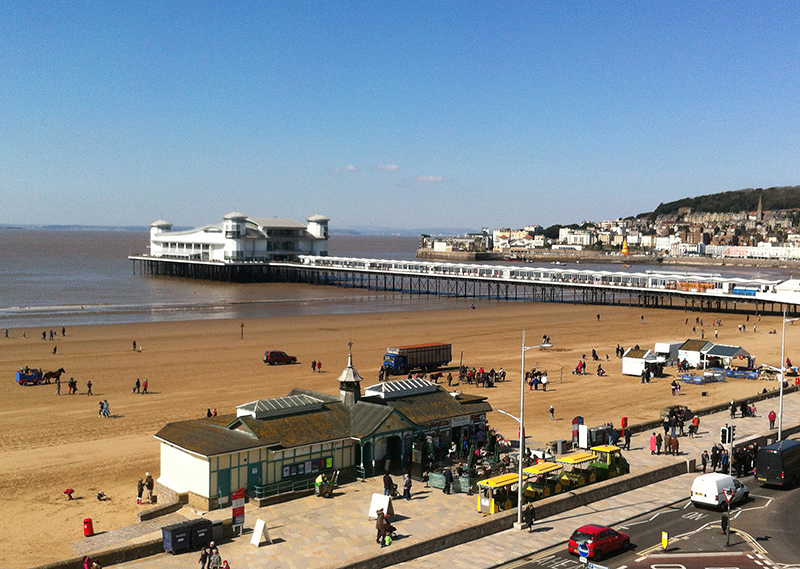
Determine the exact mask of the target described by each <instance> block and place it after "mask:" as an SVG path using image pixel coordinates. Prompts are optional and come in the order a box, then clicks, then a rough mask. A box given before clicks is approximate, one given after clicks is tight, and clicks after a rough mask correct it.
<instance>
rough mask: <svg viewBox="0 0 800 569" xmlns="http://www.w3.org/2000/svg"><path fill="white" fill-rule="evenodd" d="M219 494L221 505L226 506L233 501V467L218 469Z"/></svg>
mask: <svg viewBox="0 0 800 569" xmlns="http://www.w3.org/2000/svg"><path fill="white" fill-rule="evenodd" d="M217 496H218V497H219V505H220V506H226V505H228V504H229V503H230V501H231V469H230V468H226V469H224V470H218V471H217Z"/></svg>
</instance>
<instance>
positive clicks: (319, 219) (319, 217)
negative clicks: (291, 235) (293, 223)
mask: <svg viewBox="0 0 800 569" xmlns="http://www.w3.org/2000/svg"><path fill="white" fill-rule="evenodd" d="M306 221H317V222H324V221H330V219H328V218H327V217H325V216H324V215H320V214H318V213H316V214H314V215H312V216H311V217H308V218H306Z"/></svg>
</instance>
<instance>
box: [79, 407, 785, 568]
mask: <svg viewBox="0 0 800 569" xmlns="http://www.w3.org/2000/svg"><path fill="white" fill-rule="evenodd" d="M679 401H680V397H676V398H675V402H676V403H678V402H679ZM758 405H759V409H758V413H757V416H756V417H754V418H741V417H737V418H736V419H734V420H733V421H731V419H730V415H729V413H728V412H727V411H725V412H721V413H717V414H714V415H707V416H705V417H702V418H701V423H700V429H699V434H698V436H696V437H694V438H689V437H688V436H685V437H681V438H680V445H681V448H680V453H681V454H680V456H678V457H674V456H669V455H663V454H662V455H660V456H658V455H651V454H650V449H649V437H650V434H651V433H650V432H646V433H641V434H638V435H634V437H633V438H632V440H631V450H630V451H626V452H625V456H626V458H627V459H628V460H629V462H630V463H631V471H632V472H633V473H636V472H643V471H646V470H651V469H654V468H658V467H662V466H666V465H668V464H671V463H673V462H676V461H685V460H687V459H692V458H694V459H697V462H698V464H699V457H700V453H701V452H702V451H703V450H704V449H710V448H711V446H712V445H713V444H714V443H716V442H718V441H719V429H720V427H722V426H723V425H724V424H725V423H732V424H735V425H736V426H737V432H736V437H737V440H739V441H742V440H746V439H749V438H751V437H756V436H759V435H765V434H767V433H768V432H769V429H768V427H769V422H768V420H767V418H766V416H767V413H768V412H769V410H770V409H772V408H774V409H775V410H776V412H777V407H778V400H777V398H776V399H769V400H765V401H763V402H760V403H759V404H758ZM799 417H800V393H794V394H789V395H787V396H786V397H785V398H784V423H783V424H784V427H788V426H790V425H796V424H798V418H799ZM694 476H696V474H685V475H682V476H677V477H674V478H671V479H669V480H665V481H662V482H658V483H656V484H652V485H650V486H647V487H644V488H640V489H637V490H633V491H630V492H626V493H624V494H620V495H617V496H614V497H612V498H609V499H606V500H600V501H597V502H594V503H592V504H591V505H589V506H585V507H581V508H577V509H573V510H570V511H567V512H564V513H562V514H559V515H556V516H551V517H550V518H546V519H543V520H538V521H537V522H536V524H534V531H533V532H531V533H529V532H528V531H527V530H522V531H520V530H507V531H503V532H500V533H496V534H494V535H491V536H488V537H485V538H482V539H477V540H474V541H470V542H467V543H464V544H461V545H458V546H456V547H452V548H449V549H446V550H443V551H440V552H437V553H434V554H431V555H427V556H424V557H420V558H418V559H415V560H412V561H408V562H406V563H402V564H400V565H399V566H400V567H403V568H404V569H411V568H414V569H424V568H429V567H430V568H433V567H444V566H448V565H456V566H458V565H459V564H463V565H462V566H468V567H470V568H472V569H479V568H490V567H494V566H496V565H498V564H501V563H504V562H508V561H513V560H515V559H518V558H520V557H522V556H524V555H528V554H531V553H533V552H536V551H539V550H543V549H546V548H549V547H552V546H554V545H558V544H562V543H564V542H565V541H566V539H567V538H568V537H569V535H570V533H571V532H572V530H574V529H575V527H577V526H578V525H582V524H584V523H592V522H596V523H601V524H604V525H615V524H620V523H622V522H623V521H624V520H627V519H630V518H633V517H635V516H638V515H641V514H642V513H645V512H648V511H653V510H656V509H658V508H661V507H663V506H666V505H669V504H673V503H676V502H677V501H681V500H685V499H686V498H687V497H688V493H689V489H690V487H691V483H692V479H693V478H694ZM397 482H399V480H398V481H397ZM382 489H383V486H382V481H381V479H380V478H375V479H370V480H367V481H366V482H355V483H352V484H348V485H346V486H342V487H341V488H339V489H338V490H337V492H336V494H335V496H334V497H333V498H331V499H322V498H316V497H314V496H310V497H307V498H303V499H299V500H294V501H291V502H287V503H284V504H277V505H273V506H269V507H265V508H260V509H259V508H253V507H249V505H248V508H247V509H246V523H245V528H246V529H245V533H244V535H243V536H239V537H235V538H233V539H232V540H228V541H225V542H223V543H221V544H219V547H220V553H221V555H222V558H223V559H227V560H228V561H229V563H230V565H231V566H232V567H233V568H235V569H261V568H266V567H270V568H275V569H277V568H281V569H283V568H285V569H295V568H313V567H319V568H329V567H331V568H332V567H337V566H341V565H345V564H346V563H348V562H351V561H354V560H356V559H360V558H363V557H364V556H365V555H368V554H370V553H372V552H374V553H375V554H376V555H378V554H379V553H380V548H379V546H378V545H377V544H376V543H375V522H374V520H369V519H368V517H367V510H368V507H369V504H370V499H371V496H372V494H373V493H382ZM412 494H413V499H412V500H411V501H405V500H395V501H393V503H394V507H395V512H396V517H395V519H394V521H393V524H394V525H395V526H396V527H397V530H398V533H399V535H400V536H401V537H400V539H399V540H398V541H397V542H396V543H397V545H398V546H400V545H406V544H410V543H421V542H424V541H425V540H426V539H427V538H428V537H430V536H431V535H433V534H435V533H438V532H441V531H442V529H443V528H446V527H447V526H448V524H449V525H460V524H463V523H469V521H470V520H473V519H474V520H475V522H479V521H480V520H481V519H482V516H481V514H479V513H478V511H477V507H476V500H477V498H476V497H475V496H468V495H466V494H453V495H449V496H446V495H444V494H443V493H442V492H441V490H436V489H433V488H425V487H423V485H422V484H421V483H417V482H415V483H414V487H413V488H412ZM180 515H183V516H186V517H187V518H196V517H199V516H200V515H201V513H199V512H197V513H195V512H192V511H191V510H190V509H189V508H184V509H183V510H181V512H180ZM228 516H230V510H229V509H226V510H219V511H214V512H209V513H206V514H205V517H207V518H209V519H224V518H226V517H228ZM257 519H263V520H264V521H265V522H266V527H267V529H268V531H269V535H270V537H271V538H272V540H273V544H271V545H268V544H262V545H261V546H260V547H255V546H253V545H251V544H250V538H251V531H252V528H253V526H254V524H255V521H256V520H257ZM121 535H124V534H121ZM156 537H160V532H153V533H151V534H147V535H144V536H138V537H137V538H136V539H134V540H125V541H122V542H121V543H120V545H121V544H123V543H134V542H141V541H144V540H147V539H153V538H156ZM121 539H123V538H121ZM78 543H82V542H77V543H76V545H77V544H78ZM390 547H391V546H390ZM81 549H82V551H85V547H81ZM76 552H77V548H76ZM198 555H199V554H198V553H197V552H191V553H183V554H177V555H171V554H166V553H163V554H159V555H155V556H151V557H147V558H144V559H139V560H136V561H130V562H126V563H122V564H120V565H119V566H121V567H125V568H126V569H151V568H172V567H175V568H178V567H187V566H192V565H194V564H196V562H197V557H198Z"/></svg>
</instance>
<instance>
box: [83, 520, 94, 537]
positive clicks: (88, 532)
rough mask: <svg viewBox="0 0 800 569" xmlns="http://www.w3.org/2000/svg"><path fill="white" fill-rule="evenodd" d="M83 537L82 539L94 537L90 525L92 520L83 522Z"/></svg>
mask: <svg viewBox="0 0 800 569" xmlns="http://www.w3.org/2000/svg"><path fill="white" fill-rule="evenodd" d="M83 535H84V537H91V536H93V535H94V524H92V518H86V519H84V520H83Z"/></svg>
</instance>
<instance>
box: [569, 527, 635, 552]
mask: <svg viewBox="0 0 800 569" xmlns="http://www.w3.org/2000/svg"><path fill="white" fill-rule="evenodd" d="M630 543H631V538H630V536H628V534H627V533H622V532H621V531H616V530H613V529H611V528H609V527H605V526H596V525H587V526H582V527H579V528H578V529H576V530H575V531H574V532H572V535H571V536H570V538H569V545H568V546H567V549H568V550H569V552H570V553H574V554H576V555H578V546H580V545H586V547H587V548H588V549H589V557H591V558H592V559H594V560H595V561H600V560H601V559H602V558H603V557H604V556H605V555H608V554H609V553H613V552H615V551H625V550H626V549H628V546H629V545H630Z"/></svg>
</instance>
